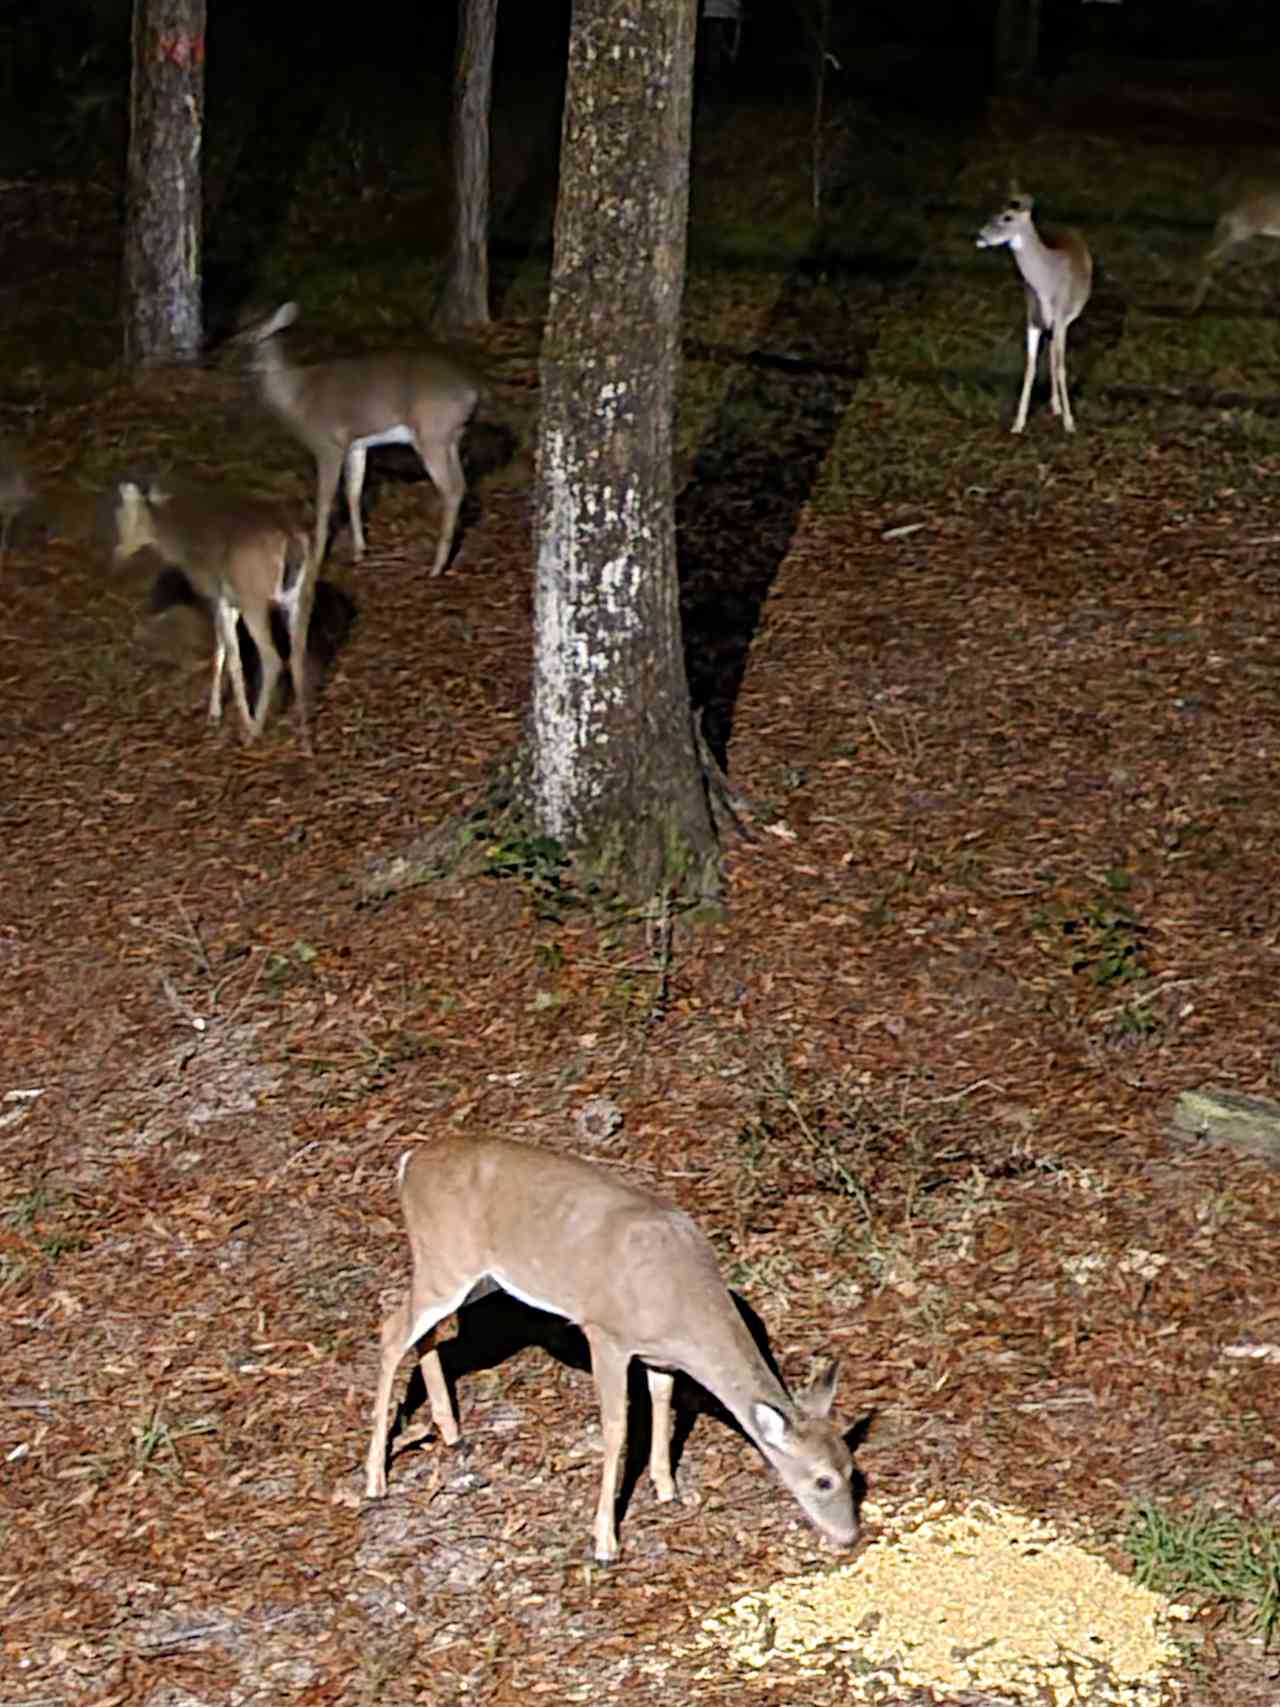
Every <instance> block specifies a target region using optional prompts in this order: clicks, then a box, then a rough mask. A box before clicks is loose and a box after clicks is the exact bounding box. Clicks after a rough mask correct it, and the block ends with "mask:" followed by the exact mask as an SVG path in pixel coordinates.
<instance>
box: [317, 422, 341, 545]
mask: <svg viewBox="0 0 1280 1707" xmlns="http://www.w3.org/2000/svg"><path fill="white" fill-rule="evenodd" d="M341 473H342V452H341V451H337V450H330V449H328V448H326V449H325V450H323V451H322V452H320V454H319V455H318V456H317V457H316V543H315V551H314V552H313V554H312V560H313V562H314V563H315V566H316V568H317V569H319V567H320V565H321V564H322V563H323V562H324V554H325V548H326V547H327V546H328V544H329V517H330V515H331V514H332V512H333V500H334V496H335V494H336V493H337V490H338V478H339V476H340V475H341Z"/></svg>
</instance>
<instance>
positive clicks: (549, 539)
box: [526, 0, 718, 896]
mask: <svg viewBox="0 0 1280 1707" xmlns="http://www.w3.org/2000/svg"><path fill="white" fill-rule="evenodd" d="M696 22H697V0H575V4H574V9H573V23H572V28H571V34H570V41H569V71H568V84H567V89H566V96H565V111H564V128H563V136H562V142H561V151H560V158H561V175H560V194H559V200H558V202H557V205H556V222H555V258H554V262H553V267H552V281H551V305H550V313H549V317H548V321H547V327H546V333H545V336H544V339H543V345H542V416H541V423H540V430H539V441H538V471H537V483H536V496H535V505H536V518H535V533H534V545H535V553H536V559H537V565H536V582H535V593H534V611H535V640H534V671H533V678H534V679H533V709H532V717H531V751H530V755H529V758H530V763H529V767H528V775H527V782H526V789H527V794H528V800H527V804H528V806H529V808H530V816H531V817H532V819H533V820H534V822H535V824H536V827H537V828H538V830H539V831H540V832H542V833H543V834H545V835H548V836H551V837H553V838H554V839H555V840H556V841H557V842H559V843H560V844H561V845H562V846H563V847H564V848H565V849H566V851H568V852H571V853H573V854H575V855H577V856H578V857H579V858H580V859H581V860H583V861H584V863H585V865H586V867H587V868H588V869H592V870H595V871H597V872H600V873H602V874H603V875H604V877H605V879H606V881H608V882H609V883H610V884H611V885H613V886H615V887H616V888H618V889H619V890H621V891H624V892H627V893H631V894H633V895H639V896H652V895H654V894H656V893H658V892H660V891H666V892H670V891H671V890H672V889H675V890H677V891H683V892H684V893H686V894H698V893H708V892H710V891H712V890H714V888H715V887H716V874H717V869H718V867H717V844H716V838H715V832H714V828H713V825H712V820H711V812H710V807H709V804H708V798H707V786H706V781H705V779H704V775H703V771H702V766H701V763H700V761H699V756H698V743H697V739H696V735H695V731H694V726H693V721H692V717H691V713H690V705H689V689H688V683H687V681H686V678H685V671H684V659H683V654H682V648H681V631H680V613H679V593H678V585H677V577H676V550H675V517H674V492H673V482H672V468H671V450H672V427H673V417H674V412H675V393H676V379H677V361H678V355H679V333H680V314H681V305H682V298H683V293H684V275H685V240H686V225H687V216H688V193H689V132H690V121H691V112H692V88H693V58H694V44H695V27H696Z"/></svg>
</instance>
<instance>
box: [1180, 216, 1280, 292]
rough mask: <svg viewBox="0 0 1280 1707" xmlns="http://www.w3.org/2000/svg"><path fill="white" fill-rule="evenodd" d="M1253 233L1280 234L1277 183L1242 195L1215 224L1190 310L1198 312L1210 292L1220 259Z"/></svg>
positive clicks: (1262, 234)
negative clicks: (1215, 269)
mask: <svg viewBox="0 0 1280 1707" xmlns="http://www.w3.org/2000/svg"><path fill="white" fill-rule="evenodd" d="M1253 237H1280V188H1277V187H1276V186H1275V185H1272V186H1271V187H1270V188H1269V189H1265V190H1254V191H1251V192H1250V193H1249V194H1248V195H1244V196H1241V197H1240V198H1239V200H1238V201H1234V202H1232V204H1231V206H1230V207H1229V208H1228V209H1227V210H1226V212H1225V213H1224V214H1223V215H1222V217H1221V218H1220V219H1219V221H1218V223H1217V225H1216V226H1215V227H1214V231H1213V242H1212V243H1210V245H1209V247H1208V249H1207V250H1206V252H1205V257H1204V260H1203V261H1202V262H1201V265H1200V279H1199V282H1198V283H1197V285H1196V288H1195V291H1194V292H1193V294H1192V297H1191V302H1190V304H1189V310H1188V311H1189V312H1190V313H1192V314H1194V313H1195V312H1196V310H1197V309H1198V308H1199V307H1200V305H1201V303H1202V302H1203V301H1204V299H1205V297H1206V295H1207V294H1208V290H1209V285H1210V283H1211V282H1212V278H1213V271H1214V268H1215V267H1216V266H1217V264H1218V262H1219V261H1221V260H1222V258H1223V257H1224V256H1225V255H1228V254H1230V252H1231V250H1232V249H1237V248H1239V246H1240V245H1241V244H1242V243H1247V242H1249V240H1250V238H1253Z"/></svg>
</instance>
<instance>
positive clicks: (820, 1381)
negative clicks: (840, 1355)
mask: <svg viewBox="0 0 1280 1707" xmlns="http://www.w3.org/2000/svg"><path fill="white" fill-rule="evenodd" d="M839 1378H840V1365H839V1363H837V1362H836V1361H835V1360H834V1359H833V1360H832V1362H830V1363H829V1364H828V1365H827V1367H826V1368H825V1369H824V1370H823V1371H822V1373H821V1375H818V1376H815V1377H814V1379H813V1380H812V1381H811V1382H810V1383H809V1385H808V1386H807V1387H806V1388H805V1389H804V1391H803V1392H801V1393H797V1394H796V1405H797V1406H798V1407H799V1409H800V1410H801V1411H802V1412H803V1413H804V1415H805V1416H807V1417H813V1418H814V1419H815V1420H817V1419H820V1418H822V1417H827V1416H830V1415H831V1404H832V1401H833V1400H834V1398H835V1396H836V1382H837V1381H838V1380H839Z"/></svg>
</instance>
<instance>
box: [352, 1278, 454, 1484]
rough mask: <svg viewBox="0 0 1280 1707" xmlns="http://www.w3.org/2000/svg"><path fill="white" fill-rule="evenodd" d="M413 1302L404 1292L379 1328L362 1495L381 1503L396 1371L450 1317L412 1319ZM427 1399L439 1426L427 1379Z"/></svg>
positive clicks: (422, 1314) (437, 1315)
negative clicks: (411, 1350) (379, 1346)
mask: <svg viewBox="0 0 1280 1707" xmlns="http://www.w3.org/2000/svg"><path fill="white" fill-rule="evenodd" d="M413 1302H414V1300H413V1293H412V1291H409V1292H406V1293H405V1295H404V1297H403V1298H402V1299H401V1301H400V1303H399V1304H398V1305H397V1306H396V1308H395V1309H394V1310H393V1311H392V1312H391V1314H390V1315H389V1316H388V1317H387V1318H386V1320H385V1321H384V1322H383V1324H382V1361H381V1362H380V1364H379V1365H378V1388H377V1392H376V1394H375V1396H374V1401H373V1431H372V1433H371V1434H370V1436H369V1457H368V1460H367V1462H366V1465H365V1493H366V1495H367V1496H368V1498H369V1499H371V1500H377V1499H381V1498H382V1496H383V1495H384V1494H385V1493H386V1491H387V1431H388V1419H387V1406H388V1405H389V1404H390V1403H391V1389H392V1386H393V1385H394V1383H395V1378H396V1370H397V1368H398V1367H399V1364H400V1359H401V1358H402V1357H403V1356H404V1354H405V1352H406V1351H408V1349H409V1347H410V1346H411V1345H415V1344H416V1345H419V1346H422V1345H427V1346H429V1345H430V1343H431V1339H432V1336H433V1334H434V1330H435V1327H436V1324H437V1323H438V1322H439V1321H440V1320H441V1319H442V1318H443V1317H445V1316H447V1315H448V1314H449V1311H448V1310H447V1309H444V1310H437V1311H436V1312H435V1314H434V1316H433V1315H430V1314H428V1313H427V1312H425V1311H419V1312H418V1314H417V1316H416V1317H415V1315H414V1313H413ZM424 1321H425V1323H426V1326H425V1327H422V1326H421V1324H422V1323H423V1322H424ZM415 1328H421V1331H420V1332H419V1333H418V1334H417V1335H416V1337H415V1335H414V1331H413V1330H414V1329H415ZM427 1356H433V1357H434V1353H430V1352H429V1353H428V1354H427ZM426 1361H427V1357H426V1356H424V1358H423V1375H424V1378H426ZM435 1363H436V1368H437V1371H439V1364H440V1360H439V1358H438V1357H436V1358H435ZM438 1380H439V1384H440V1386H441V1387H443V1385H444V1377H443V1375H439V1376H438ZM427 1395H428V1397H429V1398H431V1412H432V1415H433V1416H435V1418H436V1422H437V1424H439V1422H440V1418H439V1416H438V1415H436V1409H435V1404H436V1401H435V1396H434V1395H433V1394H432V1390H431V1382H430V1380H429V1379H428V1380H427ZM440 1432H441V1434H444V1432H445V1431H444V1429H443V1427H441V1429H440ZM445 1438H446V1439H448V1436H447V1435H446V1436H445ZM453 1438H454V1440H456V1439H457V1430H456V1428H455V1430H454V1436H453ZM450 1444H452V1441H451V1442H450Z"/></svg>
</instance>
